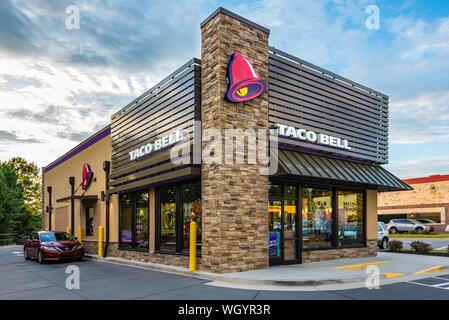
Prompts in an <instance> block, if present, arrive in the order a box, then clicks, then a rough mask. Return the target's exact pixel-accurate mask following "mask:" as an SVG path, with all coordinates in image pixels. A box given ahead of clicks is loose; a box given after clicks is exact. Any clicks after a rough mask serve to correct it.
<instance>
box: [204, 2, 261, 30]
mask: <svg viewBox="0 0 449 320" xmlns="http://www.w3.org/2000/svg"><path fill="white" fill-rule="evenodd" d="M219 13H223V14H225V15H227V16H230V17H232V18H234V19H237V20H239V21H240V22H243V23H246V24H248V25H250V26H252V27H254V28H257V29H259V30H261V31H263V32H266V33H268V34H270V29H268V28H265V27H263V26H261V25H260V24H257V23H255V22H253V21H251V20H248V19H246V18H244V17H242V16H239V15H238V14H236V13H234V12H232V11H229V10H226V9H225V8H222V7H219V8H218V9H217V10H215V11H214V12H212V14H211V15H209V16H208V17H207V18H206V19H204V20H203V22H201V24H200V27H201V28H202V27H203V26H204V25H205V24H206V23H208V22H209V21H210V20H212V19H213V18H214V17H215V16H216V15H217V14H219Z"/></svg>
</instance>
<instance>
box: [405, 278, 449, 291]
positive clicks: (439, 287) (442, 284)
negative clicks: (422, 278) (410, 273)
mask: <svg viewBox="0 0 449 320" xmlns="http://www.w3.org/2000/svg"><path fill="white" fill-rule="evenodd" d="M445 280H447V279H445ZM407 282H408V283H412V284H417V285H420V286H424V287H431V288H437V289H443V290H449V282H445V283H439V284H432V285H430V284H424V283H419V282H414V281H407ZM443 286H447V287H443Z"/></svg>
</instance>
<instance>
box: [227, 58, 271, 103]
mask: <svg viewBox="0 0 449 320" xmlns="http://www.w3.org/2000/svg"><path fill="white" fill-rule="evenodd" d="M227 77H228V90H227V91H226V96H225V98H226V99H227V100H228V101H231V102H243V101H248V100H252V99H254V98H257V97H258V96H260V95H261V94H262V93H264V92H265V90H267V84H266V83H265V81H263V80H261V79H260V78H259V76H258V75H257V73H256V70H254V67H253V65H252V63H251V62H250V61H249V60H248V59H246V58H245V57H244V56H242V54H241V53H240V52H234V54H233V55H232V56H231V60H230V61H229V64H228V71H227Z"/></svg>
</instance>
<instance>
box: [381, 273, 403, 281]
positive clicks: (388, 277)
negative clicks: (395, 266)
mask: <svg viewBox="0 0 449 320" xmlns="http://www.w3.org/2000/svg"><path fill="white" fill-rule="evenodd" d="M384 275H385V277H386V278H387V279H391V278H396V277H402V276H405V274H402V273H393V272H384Z"/></svg>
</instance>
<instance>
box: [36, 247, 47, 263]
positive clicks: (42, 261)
mask: <svg viewBox="0 0 449 320" xmlns="http://www.w3.org/2000/svg"><path fill="white" fill-rule="evenodd" d="M37 261H38V262H39V263H40V264H43V263H44V262H45V261H44V258H42V252H41V251H40V250H39V253H38V254H37Z"/></svg>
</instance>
